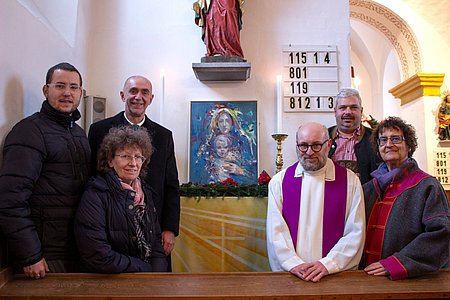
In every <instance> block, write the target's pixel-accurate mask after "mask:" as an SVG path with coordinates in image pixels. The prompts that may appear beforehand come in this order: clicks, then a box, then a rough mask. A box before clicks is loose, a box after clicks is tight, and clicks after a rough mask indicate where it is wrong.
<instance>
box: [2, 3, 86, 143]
mask: <svg viewBox="0 0 450 300" xmlns="http://www.w3.org/2000/svg"><path fill="white" fill-rule="evenodd" d="M35 2H36V3H37V4H36V3H34V2H33V1H22V2H20V1H14V0H5V1H0V40H1V41H2V42H1V43H0V53H1V55H0V107H1V109H0V138H1V141H2V144H3V141H4V138H5V135H6V134H7V133H8V132H9V130H10V129H11V128H12V126H13V125H14V124H15V123H17V122H18V121H19V120H21V119H22V118H24V117H26V116H29V115H31V114H32V113H34V112H35V111H37V110H39V109H40V107H41V103H42V101H43V100H44V96H43V94H42V86H43V85H44V84H45V75H46V72H47V70H48V69H49V67H51V66H53V65H55V64H57V63H59V62H62V61H67V62H70V63H72V64H74V65H75V66H76V67H77V68H78V69H79V70H80V72H81V73H82V74H86V69H87V61H86V57H85V45H86V36H87V35H86V32H87V29H88V28H87V25H88V21H89V15H90V14H89V3H88V1H86V0H81V1H79V3H78V0H66V1H65V5H58V7H63V8H65V9H64V10H63V11H62V12H60V14H62V15H64V16H65V18H66V19H67V22H68V23H70V24H71V25H69V26H68V27H66V28H65V30H68V31H70V30H73V31H71V33H67V32H68V31H66V34H64V33H63V32H61V31H58V30H56V29H55V27H54V25H55V24H58V21H57V20H55V19H52V18H44V17H43V16H42V15H39V12H40V11H41V10H40V9H42V8H45V5H47V6H52V5H53V4H54V2H53V1H35ZM45 2H46V3H45ZM22 3H23V4H24V5H32V6H33V10H32V11H30V10H29V9H28V8H29V7H28V8H27V7H26V6H24V5H22ZM74 7H75V8H74ZM68 37H73V38H74V39H73V40H71V39H68ZM84 79H86V78H84ZM85 86H87V87H88V86H89V84H86V85H85Z"/></svg>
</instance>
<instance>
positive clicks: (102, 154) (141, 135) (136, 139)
mask: <svg viewBox="0 0 450 300" xmlns="http://www.w3.org/2000/svg"><path fill="white" fill-rule="evenodd" d="M133 146H135V147H138V148H139V149H140V150H141V153H142V156H144V157H145V158H146V159H145V161H144V162H143V163H142V166H141V171H140V173H139V176H140V177H144V176H145V175H146V173H147V165H148V164H149V162H150V157H151V155H152V153H153V145H152V142H151V139H150V136H149V134H148V131H147V129H146V128H145V127H137V128H134V127H132V126H120V127H114V128H111V129H110V130H109V132H108V134H107V135H106V136H105V138H104V139H103V142H102V144H101V145H100V149H99V150H98V161H97V171H98V172H99V173H100V174H105V173H106V172H108V171H110V170H111V168H110V167H109V161H110V160H112V159H113V158H114V155H115V154H116V152H117V151H118V150H120V149H123V148H125V147H133Z"/></svg>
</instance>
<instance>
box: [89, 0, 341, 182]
mask: <svg viewBox="0 0 450 300" xmlns="http://www.w3.org/2000/svg"><path fill="white" fill-rule="evenodd" d="M192 2H193V1H192V0H178V1H147V0H133V1H132V2H131V1H123V0H96V1H95V2H94V1H92V2H91V3H92V6H93V10H92V15H93V19H92V20H93V24H94V25H95V26H91V28H90V32H89V41H90V43H89V45H88V48H89V54H88V66H89V70H88V79H89V83H90V88H89V90H88V94H92V95H99V96H105V97H106V98H107V114H108V116H111V115H113V114H116V113H117V112H118V111H120V110H122V109H123V103H122V102H121V101H120V98H119V91H120V90H121V88H122V85H123V82H124V80H125V79H126V78H127V77H128V76H130V75H133V74H142V75H145V76H148V77H149V78H150V79H151V80H152V81H153V85H154V94H155V99H154V102H153V103H152V104H151V106H150V108H149V110H150V114H149V115H150V117H151V118H152V119H154V120H155V121H157V122H158V121H159V120H160V115H159V112H160V105H161V75H160V74H161V70H162V69H164V74H165V78H164V79H165V91H164V95H165V98H164V107H163V112H164V116H163V125H165V126H166V127H168V128H169V129H171V130H172V131H173V133H174V138H175V146H176V156H177V162H178V169H179V176H180V181H181V182H186V181H187V180H188V135H189V103H190V101H191V100H257V101H258V109H259V122H260V127H259V151H260V154H259V158H260V160H259V162H260V166H259V169H260V171H261V170H263V169H265V170H266V171H267V172H268V173H269V174H270V175H273V174H274V172H275V168H276V167H275V156H276V144H275V141H274V140H273V139H272V137H271V135H272V134H273V133H275V131H276V107H275V106H276V105H275V104H276V75H278V74H281V70H282V65H281V64H282V60H281V49H282V45H286V44H289V43H291V44H297V45H302V44H304V45H328V44H330V45H337V47H338V51H339V57H338V61H339V65H340V86H349V85H350V71H349V49H348V39H349V20H348V19H347V18H336V17H335V16H346V15H348V14H349V9H348V1H345V0H338V1H336V0H322V1H298V0H285V1H283V2H282V4H281V2H279V1H277V0H258V1H246V2H245V5H244V10H245V11H244V17H243V29H242V31H241V44H242V48H243V50H244V55H245V58H246V59H247V60H248V61H249V62H250V63H251V65H252V68H251V78H250V79H249V80H247V81H246V82H238V83H230V82H228V83H203V82H200V81H198V80H197V79H196V78H195V75H194V73H193V71H192V63H194V62H200V58H201V57H202V56H203V55H204V53H205V46H204V45H203V42H202V41H201V39H200V32H201V31H200V28H198V27H196V25H195V24H194V21H193V20H194V12H193V11H192V9H191V7H192ZM131 3H132V4H131ZM306 121H318V122H322V123H324V124H325V125H327V126H330V125H333V124H334V116H333V114H331V113H323V114H307V113H303V114H300V113H294V114H292V113H291V114H284V115H283V131H285V132H286V133H288V134H289V137H288V139H287V140H286V141H285V142H284V144H283V146H284V148H283V149H284V151H283V155H284V162H285V166H287V165H288V164H291V163H292V162H294V161H295V160H296V159H297V158H296V154H295V146H294V145H295V133H296V130H297V128H298V126H299V125H300V124H301V123H302V122H306Z"/></svg>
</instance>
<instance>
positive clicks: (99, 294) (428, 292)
mask: <svg viewBox="0 0 450 300" xmlns="http://www.w3.org/2000/svg"><path fill="white" fill-rule="evenodd" d="M1 280H3V281H4V282H3V284H2V283H1ZM199 298H200V299H226V298H232V299H235V300H236V299H247V300H249V299H275V298H276V299H279V300H283V299H295V298H301V299H439V298H441V299H445V298H447V299H448V298H450V270H445V271H440V272H438V273H435V274H430V275H427V276H423V277H420V278H416V279H406V280H400V281H390V280H389V279H387V278H386V277H378V276H369V275H366V274H365V273H364V272H363V271H347V272H342V273H338V274H334V275H330V276H327V277H324V278H323V279H322V280H321V281H320V282H319V283H312V282H304V281H302V280H300V279H298V278H296V277H295V276H293V275H291V274H289V273H287V272H283V273H272V272H259V273H258V272H243V273H167V274H162V273H134V274H117V275H101V274H86V273H85V274H63V273H59V274H48V275H47V276H46V277H45V278H44V279H39V280H35V279H27V278H25V277H24V276H23V275H16V276H12V275H11V276H9V270H7V269H3V270H2V271H0V299H65V300H69V299H96V300H100V299H121V300H123V299H199Z"/></svg>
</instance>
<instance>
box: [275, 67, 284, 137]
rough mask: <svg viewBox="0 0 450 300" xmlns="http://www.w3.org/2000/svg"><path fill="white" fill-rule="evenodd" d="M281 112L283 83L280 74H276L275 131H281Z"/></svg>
mask: <svg viewBox="0 0 450 300" xmlns="http://www.w3.org/2000/svg"><path fill="white" fill-rule="evenodd" d="M282 113H283V85H282V81H281V75H278V76H277V132H276V133H281V130H282V126H281V124H282V123H281V122H282Z"/></svg>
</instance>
